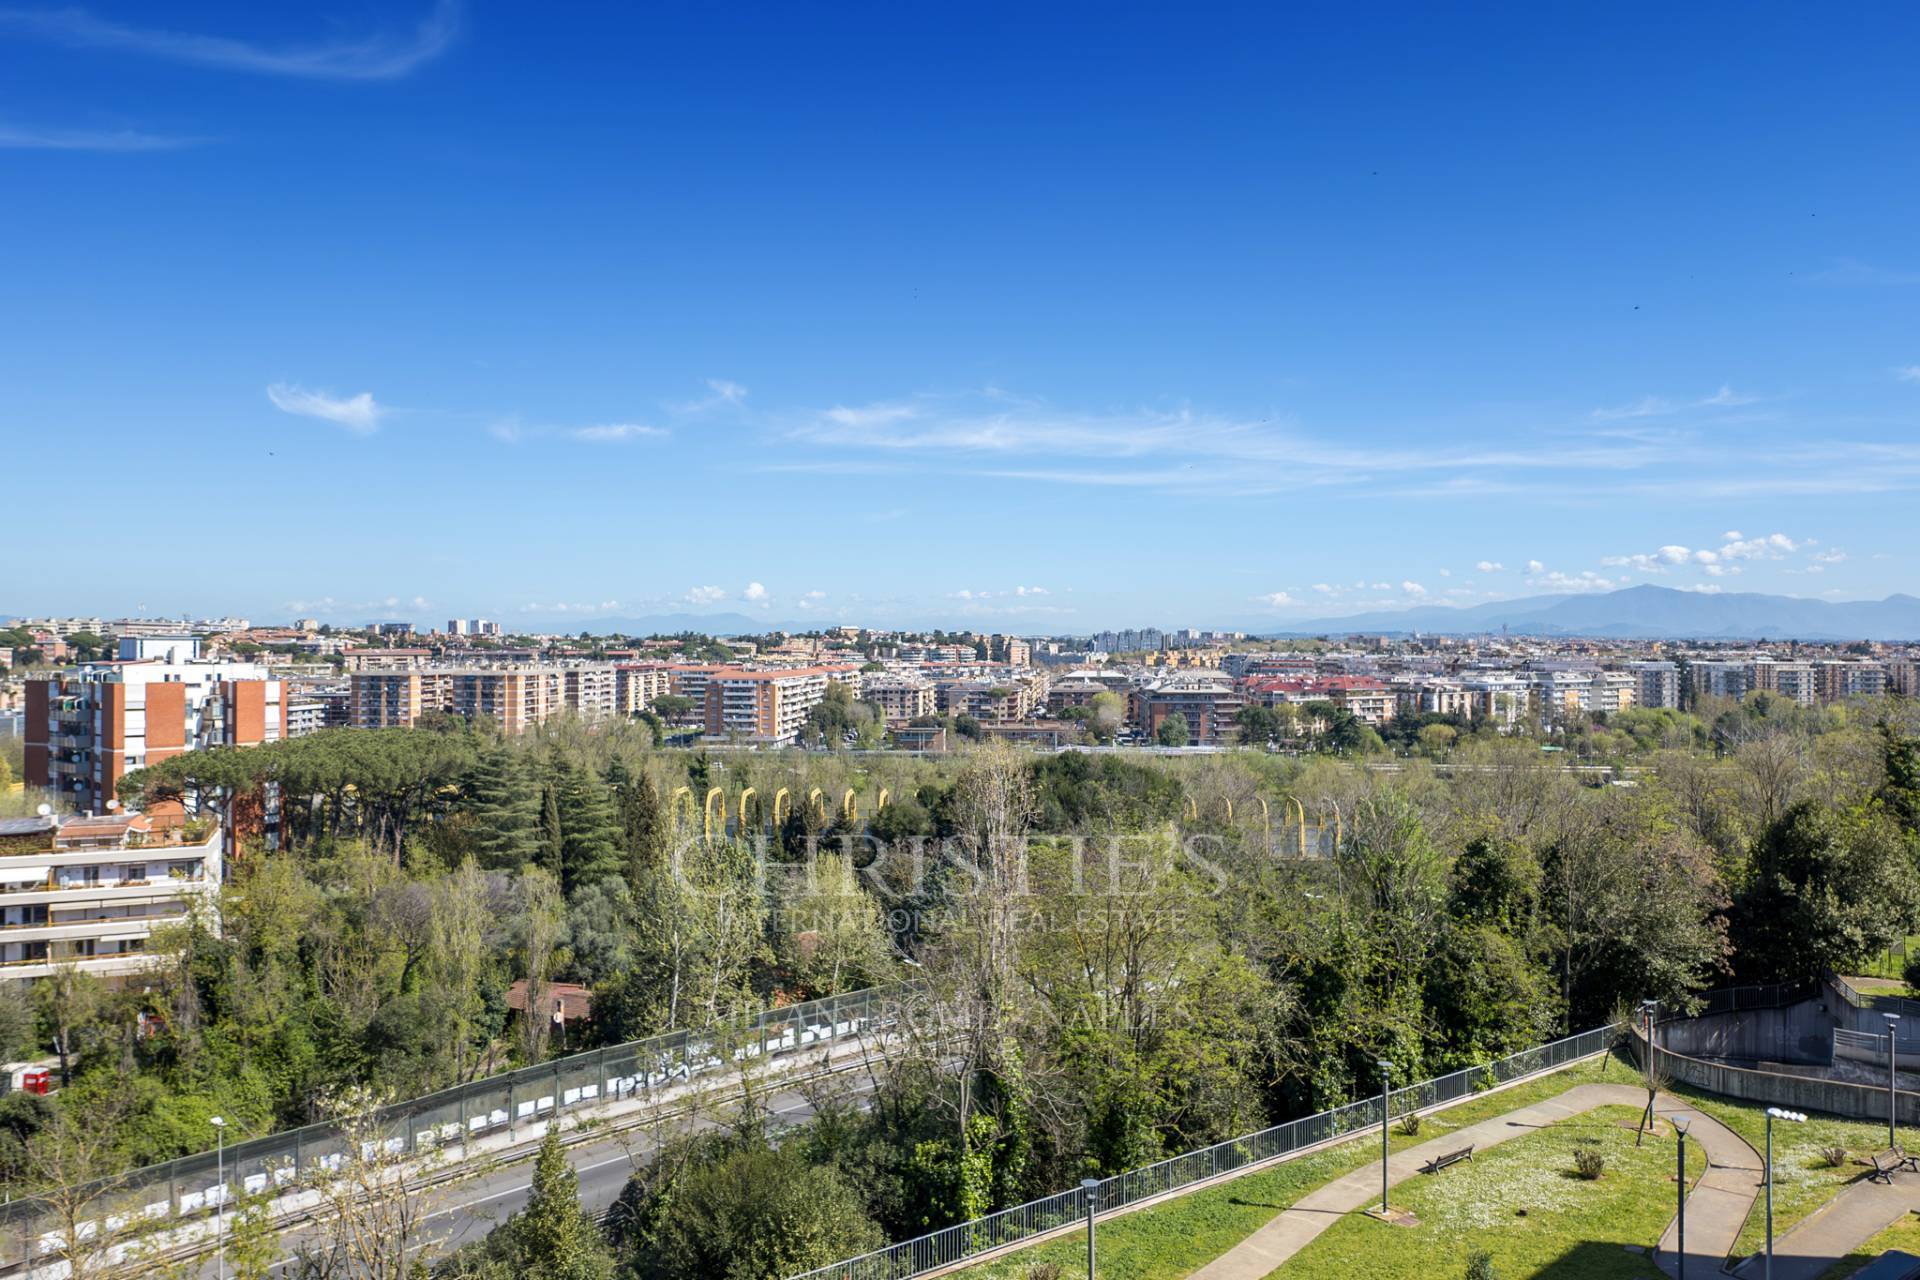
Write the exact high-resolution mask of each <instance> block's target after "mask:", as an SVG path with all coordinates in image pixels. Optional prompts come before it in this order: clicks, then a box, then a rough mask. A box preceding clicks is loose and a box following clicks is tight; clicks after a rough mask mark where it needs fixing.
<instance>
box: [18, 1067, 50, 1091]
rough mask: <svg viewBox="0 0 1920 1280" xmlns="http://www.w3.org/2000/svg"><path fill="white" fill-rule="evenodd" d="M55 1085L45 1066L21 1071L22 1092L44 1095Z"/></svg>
mask: <svg viewBox="0 0 1920 1280" xmlns="http://www.w3.org/2000/svg"><path fill="white" fill-rule="evenodd" d="M52 1087H53V1081H52V1079H51V1078H50V1076H49V1073H48V1071H47V1069H46V1068H45V1067H30V1068H28V1069H27V1070H25V1071H23V1072H21V1073H20V1092H22V1093H38V1094H42V1095H44V1094H45V1093H46V1092H47V1090H48V1089H50V1088H52Z"/></svg>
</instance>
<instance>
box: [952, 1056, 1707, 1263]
mask: <svg viewBox="0 0 1920 1280" xmlns="http://www.w3.org/2000/svg"><path fill="white" fill-rule="evenodd" d="M1635 1079H1637V1077H1636V1076H1635V1074H1634V1071H1633V1068H1632V1067H1631V1066H1627V1065H1624V1064H1623V1063H1622V1062H1620V1061H1618V1060H1613V1059H1607V1058H1595V1059H1589V1060H1587V1061H1586V1062H1581V1063H1576V1064H1575V1065H1573V1066H1571V1067H1568V1068H1566V1069H1564V1070H1562V1071H1557V1072H1555V1073H1553V1074H1552V1075H1549V1076H1542V1077H1540V1078H1539V1079H1536V1080H1529V1081H1527V1082H1525V1083H1524V1084H1518V1085H1515V1086H1513V1087H1512V1088H1510V1089H1506V1090H1502V1091H1501V1092H1498V1093H1490V1094H1487V1095H1485V1096H1483V1097H1479V1098H1475V1099H1472V1100H1471V1101H1468V1102H1463V1103H1461V1104H1460V1105H1458V1106H1456V1107H1452V1108H1450V1109H1448V1110H1446V1111H1443V1112H1440V1113H1438V1114H1436V1115H1431V1116H1428V1117H1427V1118H1426V1119H1425V1120H1424V1122H1423V1123H1422V1124H1421V1126H1420V1132H1419V1134H1418V1135H1416V1136H1414V1137H1408V1136H1406V1135H1405V1134H1402V1133H1400V1132H1399V1130H1398V1128H1397V1127H1396V1128H1395V1129H1394V1130H1393V1132H1392V1133H1391V1135H1390V1136H1391V1143H1392V1146H1393V1148H1394V1149H1395V1150H1399V1149H1400V1148H1402V1147H1410V1146H1416V1145H1418V1144H1420V1143H1422V1142H1426V1141H1428V1140H1430V1139H1432V1138H1434V1137H1437V1136H1440V1135H1442V1134H1445V1133H1447V1132H1448V1131H1450V1130H1453V1129H1458V1128H1460V1127H1462V1126H1464V1125H1469V1124H1474V1123H1477V1122H1478V1121H1481V1120H1488V1119H1492V1118H1493V1117H1495V1116H1500V1115H1505V1114H1506V1113H1507V1112H1509V1111H1512V1110H1514V1109H1515V1108H1518V1107H1524V1106H1527V1105H1528V1104H1529V1103H1534V1102H1539V1101H1541V1100H1542V1099H1545V1098H1552V1097H1556V1096H1558V1095H1559V1094H1562V1093H1565V1092H1566V1091H1567V1090H1568V1089H1571V1088H1572V1087H1573V1086H1575V1085H1577V1084H1586V1083H1589V1082H1591V1081H1609V1082H1615V1083H1630V1082H1632V1081H1634V1080H1635ZM1628 1140H1629V1142H1631V1140H1632V1135H1631V1134H1629V1135H1628ZM1379 1143H1380V1132H1379V1130H1377V1129H1374V1130H1370V1131H1368V1132H1366V1133H1363V1134H1360V1135H1356V1136H1355V1137H1353V1138H1350V1139H1347V1140H1346V1141H1344V1142H1341V1143H1339V1144H1338V1145H1336V1146H1332V1147H1328V1148H1326V1149H1324V1150H1321V1151H1317V1152H1315V1153H1313V1154H1312V1155H1307V1156H1301V1157H1299V1158H1297V1159H1294V1160H1288V1161H1286V1162H1284V1163H1282V1164H1277V1165H1273V1166H1272V1167H1270V1168H1267V1169H1263V1170H1261V1171H1260V1172H1258V1173H1250V1174H1247V1175H1246V1176H1244V1177H1240V1178H1235V1179H1233V1180H1232V1181H1230V1182H1224V1183H1220V1184H1218V1185H1217V1186H1212V1187H1208V1188H1206V1189H1205V1190H1201V1191H1196V1192H1193V1193H1192V1194H1190V1195H1185V1196H1180V1197H1177V1198H1175V1199H1172V1200H1168V1201H1166V1202H1165V1203H1162V1204H1159V1205H1156V1206H1154V1207H1153V1208H1151V1209H1143V1210H1141V1211H1139V1212H1138V1213H1129V1214H1124V1215H1122V1216H1121V1217H1118V1218H1113V1219H1111V1220H1109V1221H1105V1222H1102V1223H1101V1224H1100V1237H1099V1246H1100V1259H1099V1268H1100V1271H1099V1275H1100V1280H1179V1277H1182V1276H1186V1275H1189V1274H1191V1273H1192V1272H1194V1271H1195V1270H1197V1269H1198V1268H1200V1267H1202V1266H1205V1265H1206V1264H1207V1263H1209V1262H1211V1261H1213V1260H1214V1259H1215V1258H1217V1257H1219V1256H1220V1255H1221V1254H1223V1253H1225V1252H1226V1251H1227V1250H1228V1249H1231V1248H1232V1247H1233V1246H1234V1245H1236V1244H1239V1243H1240V1242H1241V1241H1242V1240H1244V1239H1246V1238H1247V1237H1248V1236H1249V1235H1251V1234H1253V1232H1254V1231H1256V1230H1257V1229H1259V1228H1260V1227H1262V1226H1264V1225H1265V1224H1266V1223H1267V1221H1268V1220H1269V1219H1271V1218H1272V1217H1273V1215H1274V1214H1276V1213H1278V1212H1279V1211H1280V1210H1282V1209H1285V1208H1288V1207H1289V1206H1291V1205H1292V1204H1293V1202H1294V1201H1296V1200H1298V1199H1299V1198H1300V1197H1301V1196H1304V1195H1306V1194H1307V1193H1308V1192H1309V1191H1312V1190H1314V1189H1316V1188H1318V1187H1321V1186H1323V1185H1325V1184H1326V1183H1328V1182H1331V1181H1332V1180H1333V1179H1335V1178H1337V1177H1339V1176H1340V1175H1342V1174H1344V1173H1348V1172H1350V1171H1352V1170H1354V1169H1357V1168H1359V1167H1360V1166H1362V1165H1364V1164H1366V1163H1368V1162H1369V1161H1372V1160H1377V1159H1378V1158H1379V1154H1380V1146H1379ZM1663 1149H1664V1150H1665V1151H1666V1158H1667V1159H1669V1160H1670V1159H1672V1155H1673V1152H1672V1148H1671V1147H1667V1146H1665V1144H1658V1145H1650V1146H1649V1147H1648V1148H1647V1150H1649V1151H1659V1150H1663ZM1476 1163H1477V1161H1476ZM1461 1167H1462V1168H1468V1167H1471V1166H1461ZM1448 1172H1449V1174H1451V1173H1452V1170H1449V1171H1448ZM1402 1185H1403V1186H1404V1185H1407V1184H1404V1183H1403V1184H1402ZM1086 1257H1087V1245H1086V1239H1085V1237H1084V1236H1082V1235H1073V1236H1069V1237H1065V1238H1061V1239H1057V1240H1053V1241H1049V1242H1048V1243H1046V1244H1040V1245H1035V1246H1033V1247H1032V1248H1029V1249H1022V1250H1019V1251H1018V1252H1016V1253H1013V1254H1009V1255H1007V1256H1005V1257H1002V1258H999V1259H996V1260H995V1261H992V1262H985V1263H981V1264H979V1265H977V1266H973V1267H969V1268H967V1269H966V1272H965V1274H966V1275H968V1276H970V1277H975V1278H976V1280H1023V1278H1024V1277H1025V1276H1026V1275H1027V1274H1028V1272H1029V1271H1030V1270H1033V1269H1036V1268H1042V1267H1045V1266H1048V1265H1055V1266H1059V1267H1060V1268H1061V1269H1062V1270H1063V1272H1064V1273H1065V1274H1067V1275H1074V1274H1077V1273H1084V1272H1085V1270H1086ZM1408 1274H1410V1275H1411V1274H1414V1273H1412V1272H1409V1273H1408Z"/></svg>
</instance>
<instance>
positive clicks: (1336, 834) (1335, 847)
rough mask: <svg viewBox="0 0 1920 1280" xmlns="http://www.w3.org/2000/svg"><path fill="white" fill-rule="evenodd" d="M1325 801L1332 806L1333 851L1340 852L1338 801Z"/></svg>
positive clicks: (1340, 837)
mask: <svg viewBox="0 0 1920 1280" xmlns="http://www.w3.org/2000/svg"><path fill="white" fill-rule="evenodd" d="M1327 803H1328V804H1330V805H1332V806H1333V851H1334V852H1335V853H1338V852H1340V842H1341V839H1342V836H1341V831H1340V802H1339V801H1338V800H1329V801H1327Z"/></svg>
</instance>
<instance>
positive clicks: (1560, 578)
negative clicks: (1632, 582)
mask: <svg viewBox="0 0 1920 1280" xmlns="http://www.w3.org/2000/svg"><path fill="white" fill-rule="evenodd" d="M1527 585H1528V586H1530V587H1538V588H1540V589H1542V590H1545V591H1564V592H1570V593H1574V594H1582V593H1586V592H1593V591H1614V590H1617V589H1618V588H1619V587H1621V586H1622V585H1624V584H1622V583H1619V582H1615V581H1614V580H1613V579H1612V578H1607V577H1603V576H1601V575H1600V574H1597V573H1595V572H1594V571H1593V570H1591V569H1582V570H1581V571H1580V572H1579V573H1562V572H1561V571H1560V570H1558V569H1546V570H1542V571H1539V572H1536V573H1535V574H1534V575H1533V576H1532V577H1530V578H1528V579H1527Z"/></svg>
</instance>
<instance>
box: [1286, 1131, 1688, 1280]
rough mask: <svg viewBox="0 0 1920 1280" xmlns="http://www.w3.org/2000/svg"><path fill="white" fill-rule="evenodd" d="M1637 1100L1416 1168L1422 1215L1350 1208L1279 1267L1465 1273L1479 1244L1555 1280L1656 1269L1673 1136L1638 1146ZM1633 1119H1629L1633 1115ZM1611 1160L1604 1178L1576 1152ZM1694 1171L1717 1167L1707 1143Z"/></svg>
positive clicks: (1638, 1274)
mask: <svg viewBox="0 0 1920 1280" xmlns="http://www.w3.org/2000/svg"><path fill="white" fill-rule="evenodd" d="M1639 1114H1640V1113H1639V1111H1638V1110H1637V1109H1636V1108H1633V1107H1599V1108H1596V1109H1595V1110H1593V1111H1589V1112H1586V1113H1585V1114H1583V1115H1579V1116H1575V1117H1573V1118H1571V1119H1568V1120H1563V1121H1560V1122H1559V1123H1557V1124H1555V1125H1553V1126H1551V1127H1549V1128H1546V1129H1542V1130H1541V1131H1540V1132H1538V1133H1534V1134H1530V1135H1528V1136H1526V1137H1524V1138H1514V1139H1512V1140H1510V1141H1508V1142H1503V1143H1501V1144H1500V1145H1499V1146H1497V1147H1491V1148H1489V1149H1488V1150H1487V1151H1486V1152H1485V1154H1483V1155H1476V1156H1475V1157H1474V1159H1473V1163H1472V1164H1467V1165H1458V1166H1456V1167H1455V1168H1453V1169H1449V1170H1447V1171H1446V1173H1445V1174H1443V1175H1442V1176H1440V1177H1435V1178H1411V1179H1408V1180H1407V1181H1406V1182H1403V1183H1401V1184H1400V1186H1399V1187H1398V1188H1397V1189H1396V1190H1397V1196H1396V1198H1397V1199H1398V1201H1399V1205H1400V1207H1401V1208H1403V1209H1408V1210H1411V1211H1412V1212H1413V1214H1414V1215H1415V1216H1416V1217H1418V1218H1419V1219H1420V1223H1419V1225H1418V1226H1413V1227H1398V1226H1389V1225H1387V1224H1386V1223H1383V1222H1378V1221H1376V1220H1374V1219H1372V1218H1368V1217H1365V1216H1362V1215H1359V1214H1348V1215H1346V1216H1344V1217H1342V1218H1341V1219H1340V1221H1338V1222H1336V1223H1335V1224H1334V1225H1333V1226H1331V1227H1329V1228H1328V1229H1327V1230H1326V1231H1325V1232H1323V1233H1322V1234H1321V1235H1320V1236H1319V1237H1318V1238H1317V1239H1315V1240H1314V1241H1313V1242H1312V1243H1311V1244H1309V1245H1308V1246H1307V1247H1306V1248H1304V1249H1302V1250H1301V1251H1300V1252H1299V1253H1298V1254H1296V1255H1294V1257H1293V1258H1292V1259H1290V1260H1289V1261H1288V1262H1287V1263H1286V1264H1285V1265H1283V1266H1282V1267H1280V1268H1279V1269H1278V1270H1277V1271H1275V1272H1274V1273H1273V1275H1274V1276H1276V1277H1284V1280H1415V1278H1416V1277H1420V1278H1425V1277H1458V1276H1462V1275H1465V1274H1466V1269H1467V1262H1468V1259H1469V1258H1470V1257H1472V1255H1473V1254H1474V1253H1476V1252H1479V1251H1481V1250H1485V1251H1486V1252H1487V1253H1489V1254H1491V1255H1492V1258H1493V1265H1494V1271H1495V1273H1496V1274H1498V1275H1500V1276H1502V1277H1511V1278H1513V1280H1519V1278H1521V1277H1527V1276H1539V1275H1548V1274H1551V1275H1552V1276H1553V1277H1554V1278H1555V1280H1616V1278H1617V1280H1642V1278H1644V1280H1653V1278H1655V1277H1658V1276H1659V1275H1660V1271H1659V1269H1658V1268H1656V1267H1655V1266H1654V1264H1653V1261H1652V1259H1651V1257H1650V1256H1649V1255H1648V1253H1647V1252H1646V1251H1647V1250H1650V1249H1651V1248H1652V1246H1653V1245H1654V1244H1655V1243H1656V1242H1657V1241H1658V1240H1659V1238H1660V1234H1661V1233H1662V1232H1663V1231H1665V1230H1666V1227H1667V1223H1668V1222H1669V1221H1671V1220H1672V1218H1673V1211H1674V1205H1675V1202H1676V1200H1677V1199H1678V1196H1677V1194H1676V1188H1675V1187H1674V1185H1673V1183H1672V1181H1671V1177H1672V1173H1673V1161H1674V1155H1673V1144H1672V1142H1671V1141H1666V1142H1650V1143H1646V1144H1644V1145H1641V1146H1638V1147H1636V1146H1635V1145H1634V1132H1633V1129H1632V1125H1633V1123H1634V1121H1635V1119H1636V1118H1637V1117H1638V1116H1639ZM1623 1125H1624V1126H1626V1127H1622V1126H1623ZM1582 1149H1586V1150H1592V1151H1597V1152H1599V1153H1600V1155H1601V1156H1602V1158H1603V1159H1604V1160H1605V1162H1606V1164H1605V1168H1604V1170H1603V1172H1602V1173H1601V1176H1600V1177H1599V1178H1598V1179H1596V1180H1593V1181H1588V1180H1586V1179H1584V1178H1582V1177H1580V1176H1579V1175H1578V1174H1577V1173H1576V1172H1575V1171H1574V1154H1575V1152H1576V1151H1578V1150H1582ZM1687 1150H1688V1153H1689V1156H1690V1157H1691V1158H1690V1159H1689V1160H1688V1162H1687V1173H1688V1176H1689V1178H1690V1179H1691V1178H1698V1177H1699V1175H1700V1174H1701V1173H1702V1172H1704V1171H1705V1168H1706V1156H1705V1153H1704V1152H1702V1151H1701V1150H1700V1148H1699V1146H1698V1145H1697V1144H1690V1145H1689V1146H1688V1148H1687Z"/></svg>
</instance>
